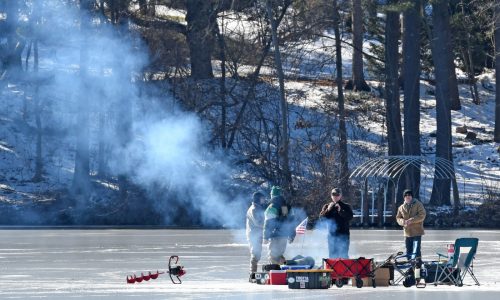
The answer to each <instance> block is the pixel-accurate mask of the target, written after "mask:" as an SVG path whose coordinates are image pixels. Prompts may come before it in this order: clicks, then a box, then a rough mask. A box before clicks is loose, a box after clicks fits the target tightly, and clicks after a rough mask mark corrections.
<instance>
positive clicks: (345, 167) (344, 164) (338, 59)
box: [333, 0, 349, 191]
mask: <svg viewBox="0 0 500 300" xmlns="http://www.w3.org/2000/svg"><path fill="white" fill-rule="evenodd" d="M333 31H334V34H335V66H336V69H337V70H336V71H337V74H336V77H335V81H336V83H337V100H338V108H339V148H340V150H339V161H340V174H339V177H340V178H339V180H340V187H341V188H342V189H343V190H344V191H348V190H349V164H348V156H347V129H346V123H345V108H344V91H343V88H342V86H343V83H342V45H341V42H342V41H341V39H340V12H339V7H338V3H337V0H334V1H333Z"/></svg>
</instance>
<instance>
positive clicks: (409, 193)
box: [403, 189, 413, 197]
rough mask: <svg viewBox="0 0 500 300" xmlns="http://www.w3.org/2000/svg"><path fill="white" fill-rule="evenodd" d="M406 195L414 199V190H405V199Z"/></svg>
mask: <svg viewBox="0 0 500 300" xmlns="http://www.w3.org/2000/svg"><path fill="white" fill-rule="evenodd" d="M406 195H410V196H412V197H413V192H412V190H410V189H406V190H404V191H403V197H404V196H406Z"/></svg>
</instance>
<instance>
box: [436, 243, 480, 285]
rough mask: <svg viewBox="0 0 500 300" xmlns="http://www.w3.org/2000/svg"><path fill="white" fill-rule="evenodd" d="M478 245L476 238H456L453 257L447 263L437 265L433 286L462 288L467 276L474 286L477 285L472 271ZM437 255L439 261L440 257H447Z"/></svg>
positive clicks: (477, 282)
mask: <svg viewBox="0 0 500 300" xmlns="http://www.w3.org/2000/svg"><path fill="white" fill-rule="evenodd" d="M478 244H479V239H477V238H458V239H457V240H456V241H455V251H454V252H453V256H452V257H451V258H450V259H449V260H448V261H447V262H438V263H437V269H436V276H435V277H436V278H435V280H434V285H438V284H450V283H451V284H454V285H456V286H462V285H463V284H464V278H465V276H466V275H467V274H469V275H470V276H471V278H472V279H473V280H474V282H475V283H476V285H479V281H478V280H477V278H476V276H475V275H474V270H473V269H474V265H473V261H474V258H475V255H476V251H477V245H478ZM437 255H438V258H439V261H440V260H441V257H447V256H446V255H443V254H441V253H437Z"/></svg>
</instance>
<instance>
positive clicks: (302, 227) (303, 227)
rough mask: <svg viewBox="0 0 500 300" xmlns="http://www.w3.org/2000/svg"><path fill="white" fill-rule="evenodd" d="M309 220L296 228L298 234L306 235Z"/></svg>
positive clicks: (306, 219)
mask: <svg viewBox="0 0 500 300" xmlns="http://www.w3.org/2000/svg"><path fill="white" fill-rule="evenodd" d="M308 219H309V218H305V219H304V221H302V222H300V224H299V225H298V226H297V227H295V233H296V234H305V233H306V229H307V221H308Z"/></svg>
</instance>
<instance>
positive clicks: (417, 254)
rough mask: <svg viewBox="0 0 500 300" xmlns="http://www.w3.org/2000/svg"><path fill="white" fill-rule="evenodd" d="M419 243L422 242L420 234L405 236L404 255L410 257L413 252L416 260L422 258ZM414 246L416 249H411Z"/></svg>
mask: <svg viewBox="0 0 500 300" xmlns="http://www.w3.org/2000/svg"><path fill="white" fill-rule="evenodd" d="M414 243H415V244H414ZM421 243H422V236H421V235H419V236H411V237H409V236H407V237H405V245H406V255H408V257H411V255H412V254H414V253H415V258H416V259H417V261H420V260H421V259H422V253H421V252H420V249H421ZM414 247H416V249H413V248H414ZM414 250H415V251H414Z"/></svg>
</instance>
